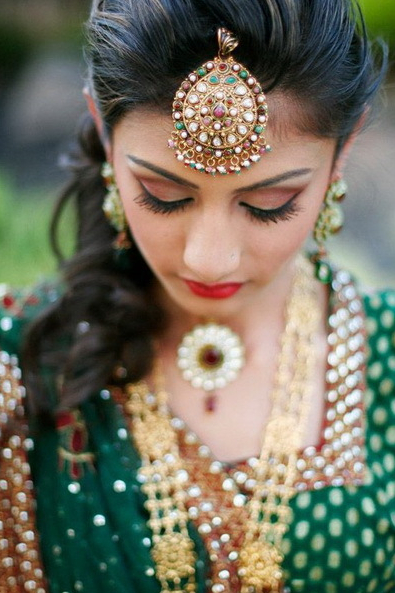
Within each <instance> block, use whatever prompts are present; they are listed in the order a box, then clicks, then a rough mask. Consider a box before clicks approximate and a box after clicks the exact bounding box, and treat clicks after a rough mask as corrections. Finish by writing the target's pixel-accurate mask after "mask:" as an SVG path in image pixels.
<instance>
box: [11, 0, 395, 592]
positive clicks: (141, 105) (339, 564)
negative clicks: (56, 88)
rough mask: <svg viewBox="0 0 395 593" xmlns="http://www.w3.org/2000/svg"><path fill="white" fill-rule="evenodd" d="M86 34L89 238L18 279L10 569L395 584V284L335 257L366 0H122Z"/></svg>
mask: <svg viewBox="0 0 395 593" xmlns="http://www.w3.org/2000/svg"><path fill="white" fill-rule="evenodd" d="M87 60H88V83H87V89H86V91H85V92H86V97H87V102H88V106H89V110H90V116H89V118H88V119H87V120H86V121H85V122H84V125H83V127H82V130H81V135H80V148H79V151H77V152H76V153H75V154H74V155H73V158H72V159H71V161H70V166H71V168H72V170H73V172H74V179H73V181H72V183H71V185H70V187H69V188H68V189H67V191H66V192H65V194H64V196H63V197H62V200H61V202H60V206H59V208H58V211H57V214H56V217H55V223H54V224H55V226H56V222H57V220H58V217H59V214H60V212H61V210H62V208H63V206H64V205H65V204H66V203H67V202H68V200H69V199H70V198H72V197H73V198H74V199H75V200H76V202H75V203H76V206H77V212H78V239H77V246H76V253H75V255H74V256H73V258H72V259H71V260H70V261H68V262H66V263H65V264H64V266H63V277H64V282H63V285H62V286H61V287H56V286H45V287H42V288H41V289H40V290H38V291H36V292H35V293H34V294H27V295H15V294H13V293H9V292H7V293H5V294H4V296H3V305H4V306H3V309H4V310H3V317H2V319H1V328H2V333H1V347H2V349H3V354H2V364H1V366H0V378H1V381H2V399H1V400H0V401H1V405H2V416H1V417H0V418H1V422H2V426H3V427H4V431H3V437H2V445H3V457H2V460H1V466H0V467H1V476H0V479H1V481H0V486H1V488H2V489H3V491H4V500H3V503H2V507H1V512H2V526H3V529H4V534H5V536H3V539H2V542H1V546H0V552H1V558H2V571H3V572H2V577H1V585H0V590H2V591H3V590H4V591H7V592H8V591H9V592H16V591H17V592H19V591H45V590H47V591H50V592H51V593H58V592H59V593H65V592H67V593H71V592H72V591H73V592H74V591H84V592H87V593H93V592H95V593H98V592H101V591H103V592H104V591H106V592H107V591H108V590H114V591H117V593H118V592H119V593H121V592H122V593H123V592H126V591H127V592H129V593H130V592H133V591H136V592H143V591H144V593H148V592H151V591H152V592H154V591H155V592H157V591H158V592H159V591H162V592H167V591H190V592H194V591H199V592H203V591H211V592H213V593H222V592H230V591H232V592H236V591H241V592H243V593H252V592H256V593H258V592H268V591H273V592H274V591H283V592H286V591H288V592H292V593H293V592H299V591H300V592H307V591H309V593H312V592H320V593H321V592H325V593H343V592H346V591H352V592H353V593H357V592H358V593H374V592H377V593H382V592H383V591H395V569H394V566H395V564H394V555H395V524H394V512H395V509H394V502H393V501H394V494H395V492H394V490H395V479H394V467H395V464H394V445H395V435H394V427H393V426H394V424H393V421H394V415H395V408H394V406H393V401H392V397H391V396H392V395H393V394H394V390H395V387H394V381H395V364H394V360H395V356H394V311H395V294H394V293H391V292H389V293H385V294H380V295H377V294H376V295H373V296H372V295H371V296H364V295H362V294H360V293H359V291H358V289H357V288H356V287H355V285H354V283H353V281H352V279H351V278H350V276H349V274H347V273H346V272H342V271H336V270H332V268H331V266H330V265H329V264H328V262H327V260H326V259H325V241H326V239H327V238H328V237H329V236H330V235H331V234H332V233H333V232H335V231H336V230H338V228H339V227H340V226H341V211H340V207H339V201H340V200H341V198H342V197H343V196H344V194H345V189H346V188H345V182H344V180H343V179H342V171H343V168H344V164H345V161H346V157H347V154H348V151H349V149H350V147H351V145H352V142H353V139H354V137H355V135H356V134H357V132H358V131H359V129H360V128H361V126H362V125H363V123H364V121H365V120H366V118H367V117H368V116H369V113H370V109H371V105H372V102H373V99H374V96H375V94H376V92H377V90H378V88H379V85H380V82H381V79H382V77H383V73H384V69H385V57H384V65H381V66H380V67H377V66H376V65H375V60H374V57H373V52H372V48H371V46H370V45H369V43H368V41H367V39H366V34H365V30H364V27H363V23H362V19H361V16H360V13H359V9H358V6H357V5H356V4H355V3H354V2H352V1H351V0H313V1H311V0H309V1H307V0H299V1H298V2H286V1H285V0H249V2H248V3H247V2H244V3H241V2H235V1H234V0H226V2H224V1H223V0H210V1H208V2H200V1H199V0H188V1H185V2H179V1H178V0H167V1H164V0H163V1H160V0H155V1H153V0H144V1H141V0H139V1H138V2H137V0H136V1H131V0H128V1H127V0H104V2H95V3H94V7H93V9H92V13H91V17H90V20H89V23H88V49H87ZM175 157H176V158H175ZM311 233H313V236H314V239H315V241H316V243H317V249H316V251H315V252H314V253H313V255H312V257H311V263H310V262H308V260H306V259H305V258H304V257H303V256H302V255H300V253H301V252H303V249H304V243H305V240H306V239H307V237H308V236H309V235H310V234H311ZM55 248H56V249H57V252H58V253H59V249H58V248H57V246H56V242H55ZM32 319H34V321H33V322H32ZM28 325H29V328H28V329H26V328H27V326H28ZM21 343H23V350H22V363H23V381H24V385H25V386H26V388H27V391H28V406H27V408H28V412H29V414H28V416H29V423H30V427H31V428H30V430H31V432H30V437H29V438H26V435H25V433H24V432H23V431H22V429H18V426H19V425H20V424H21V423H22V424H23V421H22V420H21V419H20V417H21V416H23V412H24V407H26V406H24V403H23V395H24V391H23V388H22V387H21V386H20V385H19V383H20V380H19V370H18V366H17V364H18V363H17V359H16V355H18V354H20V353H21ZM7 419H8V424H7V425H6V421H7ZM31 439H33V441H34V447H33V441H32V440H31ZM26 449H29V453H28V461H29V463H30V466H29V465H28V464H27V463H26ZM30 471H31V475H30ZM31 479H32V480H33V484H34V496H35V498H36V502H37V511H36V513H35V510H34V502H33V494H32V487H33V484H32V481H31ZM38 538H39V543H38ZM41 562H42V566H43V568H42V566H41ZM43 572H44V574H45V577H44V576H43Z"/></svg>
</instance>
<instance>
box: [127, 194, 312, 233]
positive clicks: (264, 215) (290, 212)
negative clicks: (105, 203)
mask: <svg viewBox="0 0 395 593" xmlns="http://www.w3.org/2000/svg"><path fill="white" fill-rule="evenodd" d="M297 196H298V194H295V195H294V196H292V197H291V198H290V199H289V200H288V202H286V203H285V204H283V205H282V206H280V207H279V208H274V209H272V210H264V209H262V208H256V207H255V206H250V205H249V204H245V203H244V202H240V205H241V206H245V208H246V210H247V214H248V216H249V217H250V218H252V220H253V221H254V222H256V221H258V222H264V223H266V224H269V223H271V222H274V223H278V222H280V221H283V220H291V218H293V217H294V216H296V214H298V213H299V212H300V211H301V208H300V207H299V206H298V205H297V204H296V202H295V199H296V198H297ZM135 201H136V203H137V204H139V205H140V206H143V207H144V208H146V209H147V210H150V211H151V212H154V213H155V214H172V213H173V212H183V211H184V210H185V209H186V208H187V207H188V206H189V204H190V203H191V202H193V198H183V199H182V200H174V201H172V202H166V201H165V200H160V199H159V198H157V197H156V196H154V195H152V194H151V193H149V191H148V190H146V189H144V191H143V193H142V194H140V195H139V196H137V198H136V200H135Z"/></svg>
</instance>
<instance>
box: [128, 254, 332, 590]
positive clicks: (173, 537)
mask: <svg viewBox="0 0 395 593" xmlns="http://www.w3.org/2000/svg"><path fill="white" fill-rule="evenodd" d="M320 314H321V311H320V307H319V301H318V296H317V291H316V283H315V281H314V279H313V274H312V270H311V266H310V265H309V264H308V263H307V262H306V261H305V260H301V261H299V262H298V264H297V270H296V273H295V276H294V279H293V284H292V289H291V293H290V295H289V298H288V301H287V304H286V310H285V328H284V331H283V334H282V336H281V343H280V352H279V356H278V363H277V370H276V374H275V379H274V387H273V391H272V394H271V412H270V416H269V419H268V421H267V423H266V425H265V427H264V430H263V435H262V448H261V452H260V455H259V458H258V460H257V463H256V466H255V468H254V474H255V475H254V478H255V485H254V487H253V490H252V495H251V498H250V499H249V500H248V502H247V504H246V512H247V520H246V524H245V531H244V537H243V541H242V543H241V547H240V549H239V550H238V553H237V561H238V577H239V579H240V583H241V586H240V590H241V592H242V593H268V592H271V593H274V592H279V591H281V587H282V583H283V572H282V568H281V563H282V560H283V555H282V551H281V543H282V538H283V536H284V534H285V532H286V531H287V529H288V526H289V522H290V520H291V509H290V507H289V500H290V499H291V498H292V497H293V496H294V495H295V493H296V489H295V478H296V475H297V466H296V462H297V453H298V450H299V449H300V448H301V445H302V439H303V435H304V432H305V428H306V423H307V418H308V414H309V410H310V403H311V395H312V390H311V385H312V376H313V372H314V368H315V363H316V357H315V344H314V341H315V337H316V335H317V332H318V327H319V322H320ZM127 395H128V399H127V401H126V403H125V412H126V414H127V415H128V416H129V417H130V420H131V423H132V434H133V438H134V441H135V445H136V447H137V449H138V451H139V453H140V456H141V460H142V465H141V468H140V471H139V480H140V482H141V484H142V486H141V488H142V491H143V492H144V494H145V495H146V497H147V500H146V508H147V510H148V512H149V520H148V525H149V527H150V529H151V530H152V534H153V537H152V549H151V555H152V558H153V561H154V563H155V574H156V577H157V579H158V580H159V582H160V584H161V588H162V593H169V592H170V591H172V592H176V593H181V592H182V591H188V592H190V593H193V592H195V591H196V590H197V585H196V577H195V564H196V560H197V556H196V552H195V547H194V542H193V540H192V539H191V537H190V535H189V532H188V527H187V524H188V520H189V517H188V512H187V506H186V501H187V492H186V489H187V485H188V479H189V476H188V472H187V471H186V469H185V467H184V465H183V460H182V458H181V455H180V451H179V445H178V437H177V431H176V429H175V428H174V426H173V423H172V417H171V414H170V411H169V407H168V399H169V398H168V394H167V392H166V390H165V388H164V378H163V375H162V373H161V372H160V371H159V370H158V369H157V371H156V373H155V389H154V390H153V391H152V390H150V388H149V386H148V384H147V383H146V382H144V381H143V382H139V383H137V384H133V385H129V386H127ZM215 586H216V584H215V583H214V586H213V587H212V591H216V590H218V592H220V588H219V586H220V585H219V586H218V583H217V589H215ZM221 590H223V589H221Z"/></svg>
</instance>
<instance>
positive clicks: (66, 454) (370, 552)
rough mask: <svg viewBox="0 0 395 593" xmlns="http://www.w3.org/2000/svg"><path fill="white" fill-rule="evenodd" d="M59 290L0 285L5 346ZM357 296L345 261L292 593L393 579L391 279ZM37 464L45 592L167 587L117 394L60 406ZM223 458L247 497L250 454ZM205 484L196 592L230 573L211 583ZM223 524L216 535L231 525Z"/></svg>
mask: <svg viewBox="0 0 395 593" xmlns="http://www.w3.org/2000/svg"><path fill="white" fill-rule="evenodd" d="M55 296H56V295H54V293H53V291H52V289H51V288H49V289H48V288H45V287H44V288H43V290H42V291H41V293H40V294H35V295H29V294H26V295H14V294H12V293H10V292H8V291H6V290H5V289H3V292H2V293H0V304H1V302H2V303H3V306H2V308H1V309H0V349H1V350H3V351H6V352H8V353H10V354H18V353H19V352H18V351H19V344H20V340H21V336H22V335H23V331H24V328H25V327H26V324H27V322H28V321H29V320H30V319H31V318H32V317H34V316H35V315H37V313H38V312H39V311H40V310H41V309H42V308H43V306H45V304H46V303H47V302H48V300H51V299H52V298H55ZM362 303H363V306H362V307H361V299H360V298H359V297H358V295H357V293H356V291H355V288H354V286H353V284H352V282H351V281H350V278H349V276H348V274H347V273H345V272H338V273H337V274H336V275H335V279H334V282H333V290H332V297H331V306H330V313H329V318H328V342H329V355H328V370H327V401H326V408H325V418H324V422H323V427H322V442H321V443H320V445H319V446H318V447H308V448H307V449H305V450H304V451H303V452H301V455H300V459H299V462H298V470H299V474H300V475H299V479H298V484H297V488H298V493H297V495H296V496H295V497H294V498H293V499H292V500H291V507H292V511H293V520H292V523H291V525H290V529H289V531H288V533H287V534H286V536H285V538H284V542H283V545H284V550H283V551H284V554H285V560H284V565H283V566H284V571H285V576H286V587H285V591H286V592H287V593H299V592H300V593H348V592H352V593H384V592H395V292H384V293H380V294H378V293H375V294H372V295H365V296H364V297H363V298H362ZM366 333H367V337H366ZM364 350H365V351H366V356H367V360H366V368H365V358H364ZM174 425H175V426H176V427H177V429H178V431H179V438H180V450H181V451H182V453H183V454H184V455H185V456H187V457H188V456H189V459H186V463H187V467H190V468H193V467H195V466H196V464H199V463H200V462H202V463H205V464H206V465H207V468H214V467H217V466H218V464H219V462H218V461H216V460H214V459H213V458H211V454H210V452H209V451H207V447H205V446H204V445H203V444H201V443H199V442H197V439H196V437H194V435H193V434H191V432H190V431H189V430H188V427H186V426H185V425H184V424H183V423H182V421H181V420H179V419H174ZM199 459H200V461H199ZM0 463H1V461H0ZM30 463H31V468H32V475H33V481H34V485H35V492H36V499H37V524H38V530H39V533H40V536H41V549H42V557H43V562H44V567H45V572H46V576H47V579H48V583H49V591H50V593H74V592H85V593H108V591H114V592H116V593H159V592H160V586H159V583H158V581H157V580H156V578H155V575H154V570H153V568H154V567H153V562H152V560H151V557H150V546H151V533H150V531H149V529H148V527H147V512H146V510H145V508H144V496H143V494H142V493H141V490H140V483H139V479H140V477H139V467H140V459H139V456H138V454H137V451H136V449H135V448H134V446H133V440H132V439H131V438H130V434H129V431H128V425H127V421H126V419H125V417H124V415H123V413H122V409H121V408H120V407H119V406H118V405H117V404H116V403H115V402H114V400H113V398H112V397H111V393H110V392H109V391H108V390H107V389H103V391H102V392H101V393H99V394H94V395H93V396H92V398H91V400H90V401H89V402H87V403H86V404H84V405H83V406H82V408H81V410H78V411H72V412H70V414H63V415H61V416H60V417H59V420H58V428H57V430H52V429H48V428H47V429H42V430H41V431H40V434H39V435H38V436H37V437H35V443H34V448H33V449H32V451H31V453H30ZM188 463H189V466H188ZM219 465H220V466H221V471H225V472H226V473H227V475H228V479H229V480H231V481H232V480H233V484H238V486H237V487H238V488H239V491H240V493H242V494H244V495H245V496H246V497H248V478H249V471H250V465H251V464H249V463H248V462H242V463H240V464H238V465H237V466H227V465H224V464H219ZM217 469H218V468H217ZM208 471H210V470H208ZM213 471H214V469H213ZM216 471H217V470H216ZM200 486H202V485H201V484H198V483H196V484H194V485H193V486H192V487H191V489H190V497H191V500H190V501H189V510H190V511H191V509H193V512H190V515H191V522H190V530H191V535H192V537H193V538H194V540H195V542H196V547H197V551H198V557H199V559H198V562H197V577H198V591H199V593H203V592H209V591H210V592H211V591H213V593H217V592H218V593H221V591H224V592H225V591H228V590H230V589H229V588H227V587H228V583H227V578H226V575H225V576H224V584H223V587H222V588H221V586H218V581H216V583H217V584H216V585H215V586H214V587H213V588H212V585H211V583H210V580H209V579H210V578H211V577H212V574H211V573H210V571H211V570H212V567H210V560H209V555H210V550H208V549H207V546H206V545H205V544H204V542H207V541H208V540H207V539H204V538H203V537H201V536H200V533H203V531H202V529H201V525H202V521H204V522H205V524H207V521H209V520H210V519H207V517H209V514H208V515H207V514H206V515H204V517H203V518H200V519H199V512H200V511H199V509H200V508H202V509H204V508H206V507H207V508H208V505H207V503H209V501H207V500H206V501H205V500H203V501H202V500H201V499H199V502H197V503H196V505H195V504H194V503H193V496H195V494H194V492H192V490H193V488H195V490H196V489H199V487H200ZM203 489H204V488H203ZM201 490H202V488H200V491H201ZM204 505H206V506H205V507H204ZM202 513H203V511H202ZM203 514H204V513H203ZM210 529H211V528H210ZM217 536H218V542H217V545H218V547H220V546H221V545H223V543H222V542H225V541H226V540H227V539H228V538H229V534H224V533H222V535H221V533H220V530H219V531H218V533H217ZM213 537H214V536H213ZM211 541H213V539H211ZM231 562H232V561H231V560H229V564H231ZM225 572H226V571H225ZM232 591H234V589H233V590H232Z"/></svg>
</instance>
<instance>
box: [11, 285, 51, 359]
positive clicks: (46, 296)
mask: <svg viewBox="0 0 395 593" xmlns="http://www.w3.org/2000/svg"><path fill="white" fill-rule="evenodd" d="M60 292H61V290H60V286H59V285H58V284H55V283H43V284H41V285H38V286H36V287H34V288H25V289H19V290H16V289H12V288H10V287H9V286H7V285H6V284H0V349H2V350H5V351H6V352H8V353H9V354H17V355H18V354H19V353H20V349H21V343H22V340H23V335H24V332H25V330H26V328H27V326H28V325H29V323H30V322H31V321H33V319H34V318H35V317H37V316H38V315H39V314H40V313H41V312H42V311H43V310H44V309H45V308H47V307H48V306H50V305H51V304H52V303H53V302H55V301H56V300H57V299H58V298H59V294H60Z"/></svg>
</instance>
